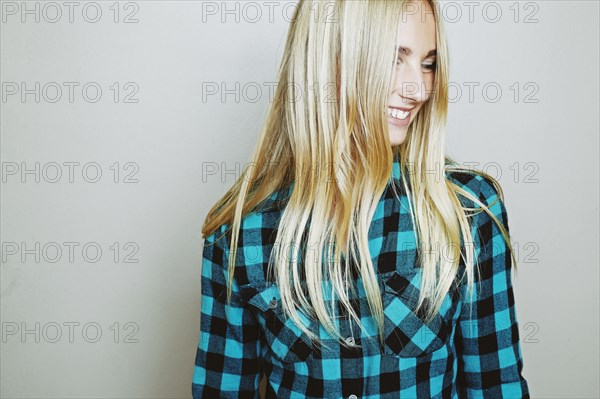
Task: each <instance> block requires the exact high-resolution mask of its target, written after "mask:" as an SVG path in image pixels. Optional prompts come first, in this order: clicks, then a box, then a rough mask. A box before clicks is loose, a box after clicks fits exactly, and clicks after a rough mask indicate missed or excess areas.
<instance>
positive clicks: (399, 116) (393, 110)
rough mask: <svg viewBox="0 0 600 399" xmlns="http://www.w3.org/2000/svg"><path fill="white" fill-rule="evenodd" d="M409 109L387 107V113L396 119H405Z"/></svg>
mask: <svg viewBox="0 0 600 399" xmlns="http://www.w3.org/2000/svg"><path fill="white" fill-rule="evenodd" d="M409 114H410V111H400V110H399V109H396V108H388V115H389V116H391V117H393V118H396V119H406V117H407V116H408V115H409Z"/></svg>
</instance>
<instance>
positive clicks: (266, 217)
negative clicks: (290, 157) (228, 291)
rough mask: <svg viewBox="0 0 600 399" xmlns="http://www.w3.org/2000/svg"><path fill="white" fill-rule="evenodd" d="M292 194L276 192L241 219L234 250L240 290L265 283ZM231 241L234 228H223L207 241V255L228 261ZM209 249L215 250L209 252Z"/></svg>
mask: <svg viewBox="0 0 600 399" xmlns="http://www.w3.org/2000/svg"><path fill="white" fill-rule="evenodd" d="M289 192H290V190H289V187H288V188H285V189H280V190H277V191H275V192H273V193H272V194H271V195H270V196H269V197H268V198H267V199H266V200H265V201H263V202H262V203H261V204H260V205H258V206H257V207H256V209H254V210H253V211H251V212H249V213H247V214H246V215H244V216H243V217H242V218H241V221H240V229H239V233H238V237H237V247H236V249H235V275H236V281H237V282H238V284H239V285H240V286H245V285H248V284H251V283H257V284H260V283H262V282H263V281H264V280H265V277H266V275H265V271H266V265H267V264H268V262H269V258H270V254H271V251H272V249H273V246H274V244H275V239H276V237H277V229H278V227H279V221H280V219H281V215H282V212H283V209H284V206H285V202H286V201H287V199H289ZM232 240H233V229H232V226H231V224H230V223H225V224H222V225H220V226H219V227H218V228H217V229H216V230H215V231H214V232H213V233H211V234H210V235H208V236H207V237H206V239H205V251H207V252H206V253H208V254H213V253H214V254H216V253H217V252H222V254H223V257H222V259H225V260H226V259H229V258H230V257H231V254H230V244H231V242H232ZM212 244H216V245H212ZM207 245H208V246H210V247H212V249H209V250H207V249H206V246H207ZM210 251H217V252H210Z"/></svg>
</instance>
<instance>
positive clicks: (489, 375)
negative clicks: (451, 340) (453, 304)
mask: <svg viewBox="0 0 600 399" xmlns="http://www.w3.org/2000/svg"><path fill="white" fill-rule="evenodd" d="M480 192H481V194H480V198H479V200H480V201H481V202H483V203H484V204H485V205H486V206H489V205H490V204H492V203H493V204H492V205H491V207H490V211H491V212H492V213H493V214H494V215H495V216H496V218H498V220H499V221H500V222H501V223H502V225H503V226H504V228H505V229H506V230H507V231H508V217H507V213H506V208H505V205H504V203H503V201H502V200H501V199H500V197H499V196H498V193H497V191H496V190H495V188H494V187H493V185H492V184H491V183H490V182H488V181H487V180H485V179H484V180H483V181H482V183H481V190H480ZM474 220H475V221H474V223H473V228H472V234H473V244H474V247H475V251H476V252H475V256H476V257H477V259H478V261H479V267H480V275H479V273H477V270H476V269H475V286H474V288H475V291H474V293H473V297H472V299H471V298H470V297H469V296H468V295H467V294H466V283H465V284H463V285H462V288H461V293H462V298H463V304H462V309H461V314H460V318H459V320H458V324H457V332H456V341H455V342H456V348H457V357H458V376H457V378H458V386H459V393H460V397H461V398H507V399H509V398H510V399H512V398H529V397H530V396H529V388H528V385H527V381H526V380H525V378H523V376H522V374H521V372H522V369H523V359H522V355H521V347H520V344H519V328H518V323H517V318H516V311H515V302H514V295H513V288H512V276H511V271H512V270H511V256H510V252H509V246H508V244H507V243H506V241H505V240H504V238H503V236H502V233H501V232H500V229H499V228H498V226H497V225H496V223H495V222H494V221H493V220H492V218H491V217H490V215H488V214H487V213H486V212H485V211H483V210H481V212H479V213H478V214H477V215H475V216H474ZM467 249H469V248H467ZM470 249H471V250H472V247H471V248H470ZM465 281H466V280H465ZM470 316H472V317H471V318H470Z"/></svg>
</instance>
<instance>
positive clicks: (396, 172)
mask: <svg viewBox="0 0 600 399" xmlns="http://www.w3.org/2000/svg"><path fill="white" fill-rule="evenodd" d="M390 177H391V179H394V180H395V181H397V182H399V181H401V180H402V175H401V174H400V155H399V154H397V153H395V152H394V161H393V163H392V173H391V176H390Z"/></svg>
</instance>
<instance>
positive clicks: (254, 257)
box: [192, 159, 529, 399]
mask: <svg viewBox="0 0 600 399" xmlns="http://www.w3.org/2000/svg"><path fill="white" fill-rule="evenodd" d="M447 178H448V179H451V180H452V181H453V182H454V183H456V184H458V185H459V186H460V187H462V188H463V189H465V190H467V191H469V192H471V193H473V194H474V195H476V196H477V197H478V198H479V199H480V201H482V202H484V203H485V204H486V205H489V204H491V203H492V202H493V201H495V200H496V199H498V201H497V202H496V203H495V204H494V205H492V206H491V211H493V213H494V214H495V216H496V217H498V218H499V220H500V221H501V222H502V223H503V225H504V226H505V228H508V219H507V214H506V209H505V206H504V204H503V202H502V201H501V200H500V199H499V198H498V195H497V194H498V193H497V192H496V191H495V190H494V188H493V186H492V185H491V184H490V183H489V182H488V181H487V180H485V179H483V178H482V177H481V176H479V175H470V174H466V173H458V172H449V173H448V175H447ZM400 179H401V176H400V170H399V162H398V160H397V159H395V160H394V166H393V171H392V176H391V179H390V182H392V181H393V182H395V183H398V182H399V181H400ZM400 187H401V186H400ZM290 188H291V187H290ZM289 193H290V191H289V190H281V191H279V192H276V193H274V194H273V195H272V196H271V197H270V199H269V201H268V202H267V204H266V206H264V207H261V209H260V210H258V211H255V212H253V213H251V214H249V215H246V216H245V217H244V218H243V219H242V228H241V231H240V239H239V248H238V254H237V260H236V271H235V275H234V284H233V293H232V298H231V305H230V306H227V304H226V281H227V270H226V266H227V262H228V255H229V254H228V252H229V242H230V237H231V235H230V232H229V231H227V229H228V227H229V226H226V225H223V226H221V228H220V229H217V231H216V232H214V233H213V234H211V235H210V236H208V237H207V238H206V240H205V243H204V249H203V261H202V278H201V279H202V288H201V291H202V298H201V301H202V302H201V320H200V330H201V331H200V339H199V346H198V349H197V354H196V362H195V367H194V373H193V381H192V393H193V397H194V399H198V398H219V397H220V398H259V383H260V380H261V377H262V374H263V373H264V374H265V375H266V378H267V388H266V397H267V398H348V399H356V398H398V397H400V398H529V389H528V385H527V381H526V380H525V379H524V378H523V376H522V375H521V371H522V368H523V361H522V357H521V348H520V344H519V328H518V324H517V319H516V312H515V303H514V296H513V290H512V281H511V279H512V277H511V269H510V267H511V262H510V261H511V259H510V253H509V252H508V246H507V245H506V243H505V241H504V239H503V238H502V235H501V233H500V231H499V229H498V228H497V226H496V224H495V223H494V222H493V221H492V220H491V218H490V217H489V215H488V214H487V213H485V212H483V211H482V212H480V213H478V214H477V215H475V216H473V219H474V221H473V225H472V230H471V232H472V234H473V240H474V246H475V251H476V253H475V255H476V256H477V257H478V260H479V263H480V267H481V275H480V276H479V275H478V273H475V276H476V282H477V285H476V287H477V291H476V293H475V294H474V297H473V300H472V302H468V300H469V298H468V297H467V296H466V295H465V288H466V284H465V283H462V284H461V285H460V286H458V285H456V284H455V285H454V287H453V288H452V289H451V290H450V292H449V293H448V294H447V296H446V298H445V300H444V302H443V305H442V307H441V309H440V311H439V313H438V314H437V315H436V317H435V318H434V319H433V321H432V322H431V323H429V324H424V323H423V322H422V321H421V320H420V319H419V317H418V316H417V315H416V314H415V313H414V311H413V309H414V308H415V305H416V300H417V298H418V295H419V287H420V279H421V268H420V267H419V266H418V264H417V261H416V255H417V251H416V244H415V239H414V235H413V229H414V226H413V224H412V220H411V217H410V213H409V211H408V202H407V196H406V193H405V192H404V190H402V189H400V190H399V193H400V194H401V195H400V199H401V201H398V199H397V198H396V197H395V196H394V195H393V192H392V190H391V188H390V183H388V186H387V188H386V190H385V192H384V194H383V195H382V197H381V199H380V202H379V205H378V207H377V210H376V213H375V215H374V218H373V221H372V224H371V227H370V229H369V248H370V251H371V254H372V259H373V264H374V266H375V267H376V268H377V275H378V278H379V284H380V288H381V292H382V300H383V306H384V313H385V321H384V336H385V345H383V346H381V345H380V344H379V343H378V340H377V337H376V335H377V328H376V323H375V319H374V318H373V317H372V316H370V315H369V311H368V305H367V302H366V298H365V292H364V288H363V286H362V283H361V279H359V278H357V279H356V283H357V288H358V294H359V297H358V298H355V300H354V301H353V302H352V303H353V305H354V306H355V309H356V310H357V311H358V312H359V315H361V321H362V323H363V324H364V326H365V329H366V330H367V332H368V333H369V336H364V332H362V331H361V330H360V328H358V326H357V325H356V323H355V321H354V320H352V319H348V318H347V317H341V318H340V319H336V323H337V325H336V327H337V328H339V329H340V332H341V333H342V335H343V336H345V337H347V340H346V341H347V342H350V343H353V344H354V346H353V347H352V348H351V349H347V348H344V347H343V346H342V345H340V343H339V342H338V341H337V339H332V338H331V337H330V336H329V335H328V334H327V333H326V332H325V329H324V328H323V326H321V325H320V324H318V322H316V321H310V320H309V319H308V318H305V317H304V319H305V321H306V322H307V324H306V325H308V326H309V328H310V329H311V331H313V332H317V331H318V332H319V336H320V338H321V339H323V340H325V341H326V343H327V347H328V348H329V349H328V348H324V349H321V347H319V346H312V345H311V342H310V340H309V339H308V337H307V336H306V334H304V333H302V331H301V330H300V329H299V328H298V327H297V326H296V325H295V324H294V322H293V321H292V320H291V319H290V318H285V317H284V314H283V310H282V307H281V298H280V294H279V290H278V289H277V286H276V285H274V284H271V283H267V282H266V278H265V272H266V265H267V262H268V259H269V254H270V252H271V249H272V248H273V242H274V238H275V235H276V230H277V224H278V220H279V216H280V214H281V208H282V206H283V205H284V203H285V199H286V196H287V195H289ZM461 201H462V202H463V205H466V206H470V207H474V206H475V204H474V203H473V202H472V201H469V200H467V199H465V198H462V197H461ZM223 235H224V236H223ZM221 236H223V237H222V238H220V239H217V237H221ZM460 265H461V269H459V272H460V271H461V270H462V271H464V263H463V260H462V259H461V264H460ZM356 277H357V276H356ZM465 281H466V279H465ZM325 292H327V290H325ZM469 309H472V318H471V319H469ZM301 316H304V314H301ZM369 337H374V338H373V339H368V338H369ZM331 348H332V349H331Z"/></svg>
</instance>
